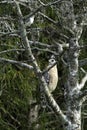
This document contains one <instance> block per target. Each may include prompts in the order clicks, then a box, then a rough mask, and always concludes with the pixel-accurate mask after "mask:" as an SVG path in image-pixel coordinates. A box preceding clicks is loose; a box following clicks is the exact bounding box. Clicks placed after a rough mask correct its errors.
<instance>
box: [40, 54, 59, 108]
mask: <svg viewBox="0 0 87 130" xmlns="http://www.w3.org/2000/svg"><path fill="white" fill-rule="evenodd" d="M55 63H56V60H55V57H54V56H51V58H50V60H49V64H48V66H47V68H50V67H51V68H50V69H49V71H47V72H46V73H45V74H44V78H45V80H46V83H47V86H48V88H49V91H50V93H52V92H53V91H54V90H55V89H56V87H57V83H58V70H57V65H56V64H55ZM54 64H55V65H54ZM53 65H54V66H53ZM40 100H41V107H42V108H46V106H47V105H48V103H47V100H46V95H45V93H44V89H43V87H42V86H40Z"/></svg>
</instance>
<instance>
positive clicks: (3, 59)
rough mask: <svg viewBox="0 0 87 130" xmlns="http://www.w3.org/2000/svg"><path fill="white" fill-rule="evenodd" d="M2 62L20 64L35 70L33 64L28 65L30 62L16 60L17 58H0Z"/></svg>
mask: <svg viewBox="0 0 87 130" xmlns="http://www.w3.org/2000/svg"><path fill="white" fill-rule="evenodd" d="M0 63H10V64H15V65H19V66H21V67H23V68H27V69H30V70H33V67H32V66H31V65H28V64H26V63H23V62H19V61H15V60H10V59H5V58H0Z"/></svg>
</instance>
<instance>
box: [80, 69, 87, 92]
mask: <svg viewBox="0 0 87 130" xmlns="http://www.w3.org/2000/svg"><path fill="white" fill-rule="evenodd" d="M82 71H83V72H84V73H85V76H84V78H83V79H82V81H81V83H80V84H79V89H80V90H81V89H82V88H83V87H84V86H85V83H86V81H87V72H85V70H83V69H82Z"/></svg>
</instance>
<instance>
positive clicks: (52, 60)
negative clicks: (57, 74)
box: [49, 55, 56, 65]
mask: <svg viewBox="0 0 87 130" xmlns="http://www.w3.org/2000/svg"><path fill="white" fill-rule="evenodd" d="M55 63H56V60H55V56H54V55H52V56H51V58H50V59H49V65H53V64H55Z"/></svg>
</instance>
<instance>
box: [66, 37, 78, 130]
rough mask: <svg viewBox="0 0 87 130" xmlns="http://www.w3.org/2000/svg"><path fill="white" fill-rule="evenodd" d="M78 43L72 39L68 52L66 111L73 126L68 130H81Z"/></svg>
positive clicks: (68, 127) (69, 126)
mask: <svg viewBox="0 0 87 130" xmlns="http://www.w3.org/2000/svg"><path fill="white" fill-rule="evenodd" d="M78 47H79V45H78V41H77V39H76V38H71V39H70V41H69V51H68V67H69V68H68V77H67V84H66V97H65V98H66V109H67V117H68V120H70V122H71V124H69V125H68V126H66V128H67V130H81V104H80V101H79V100H78V97H79V94H80V90H79V87H78V56H79V51H78Z"/></svg>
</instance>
